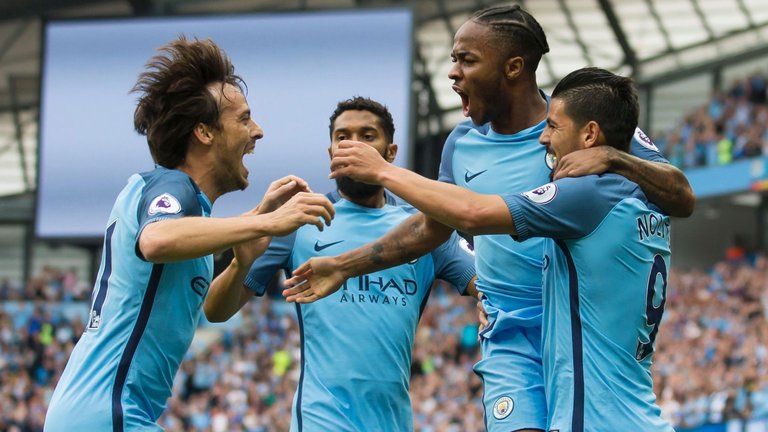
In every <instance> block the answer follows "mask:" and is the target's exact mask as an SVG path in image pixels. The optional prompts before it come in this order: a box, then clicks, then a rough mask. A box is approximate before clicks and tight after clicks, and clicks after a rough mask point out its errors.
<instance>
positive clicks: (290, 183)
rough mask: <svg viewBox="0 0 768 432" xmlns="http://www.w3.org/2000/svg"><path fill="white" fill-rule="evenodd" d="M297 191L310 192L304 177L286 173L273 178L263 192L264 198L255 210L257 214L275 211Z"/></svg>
mask: <svg viewBox="0 0 768 432" xmlns="http://www.w3.org/2000/svg"><path fill="white" fill-rule="evenodd" d="M299 192H312V191H311V190H310V189H309V184H307V182H306V181H304V179H302V178H300V177H296V176H295V175H288V176H285V177H283V178H281V179H278V180H275V181H273V182H272V183H271V184H270V185H269V187H268V188H267V191H266V192H264V198H262V200H261V203H260V204H259V206H258V207H256V209H255V210H257V214H264V213H269V212H272V211H275V210H276V209H277V208H278V207H280V206H282V205H283V204H285V203H286V202H287V201H288V200H289V199H291V197H293V196H294V195H296V194H297V193H299Z"/></svg>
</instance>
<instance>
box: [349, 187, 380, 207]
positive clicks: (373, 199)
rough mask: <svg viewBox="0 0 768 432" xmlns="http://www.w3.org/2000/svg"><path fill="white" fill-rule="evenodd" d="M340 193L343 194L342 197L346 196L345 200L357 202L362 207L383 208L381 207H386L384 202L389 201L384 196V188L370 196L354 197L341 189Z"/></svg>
mask: <svg viewBox="0 0 768 432" xmlns="http://www.w3.org/2000/svg"><path fill="white" fill-rule="evenodd" d="M339 195H341V197H342V198H344V199H345V200H347V201H349V202H351V203H355V204H357V205H359V206H360V207H369V208H381V207H384V204H386V203H387V199H386V198H385V197H384V189H383V188H382V189H381V191H379V192H378V193H376V194H374V195H373V196H370V197H368V198H352V197H350V196H348V195H346V194H345V193H344V192H342V191H339Z"/></svg>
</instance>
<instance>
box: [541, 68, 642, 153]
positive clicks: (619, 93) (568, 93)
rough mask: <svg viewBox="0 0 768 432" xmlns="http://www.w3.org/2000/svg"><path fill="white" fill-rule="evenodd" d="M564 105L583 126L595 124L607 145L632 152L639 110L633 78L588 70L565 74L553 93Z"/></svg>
mask: <svg viewBox="0 0 768 432" xmlns="http://www.w3.org/2000/svg"><path fill="white" fill-rule="evenodd" d="M552 98H553V99H554V98H558V99H560V100H562V101H563V102H564V109H565V112H566V114H568V116H569V117H571V118H572V119H573V120H574V122H575V123H576V124H578V125H580V126H583V125H585V124H586V123H587V122H589V121H593V120H594V121H596V122H597V124H599V125H600V130H602V131H603V134H604V135H605V138H606V140H607V144H608V145H610V146H612V147H616V148H617V149H619V150H623V151H629V143H630V141H631V140H632V136H633V135H634V133H635V128H637V121H638V117H639V115H640V107H639V105H638V102H637V91H636V90H635V86H634V82H633V81H632V78H627V77H623V76H620V75H616V74H614V73H612V72H610V71H607V70H605V69H600V68H595V67H587V68H582V69H578V70H575V71H573V72H571V73H569V74H568V75H566V76H565V77H564V78H563V79H562V80H560V82H559V83H557V86H556V87H555V90H554V91H552Z"/></svg>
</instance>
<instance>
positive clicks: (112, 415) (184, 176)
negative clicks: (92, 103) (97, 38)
mask: <svg viewBox="0 0 768 432" xmlns="http://www.w3.org/2000/svg"><path fill="white" fill-rule="evenodd" d="M241 83H242V81H241V80H240V78H239V77H238V76H237V75H235V74H234V67H233V66H232V64H231V62H230V60H229V58H228V57H227V56H226V54H225V53H224V52H223V51H221V50H220V49H219V48H218V47H217V46H216V45H215V44H214V43H213V42H212V41H210V40H205V41H199V40H187V39H186V38H184V37H181V38H179V39H178V40H176V41H173V42H171V43H170V44H168V45H166V46H164V47H163V48H162V52H161V53H160V54H158V55H157V56H155V57H154V58H152V60H151V61H150V63H149V64H148V65H147V70H146V71H145V72H144V73H142V74H141V75H140V77H139V79H138V82H137V83H136V85H135V87H134V91H136V92H138V93H139V94H140V97H139V101H138V106H137V108H136V111H135V115H134V125H135V128H136V130H137V131H138V132H139V133H141V134H144V135H146V136H147V142H148V144H149V149H150V152H151V153H152V158H153V159H154V161H155V163H156V165H157V167H156V168H155V169H154V170H152V171H149V172H144V173H141V174H134V175H133V176H131V177H130V178H129V179H128V184H127V186H126V187H125V188H124V189H123V190H122V192H121V193H120V194H119V195H118V197H117V200H116V201H115V204H114V206H113V208H112V212H111V214H110V216H109V221H108V223H107V227H106V232H105V236H104V251H103V254H102V260H101V268H100V270H99V274H98V277H97V280H96V284H95V286H94V291H93V297H92V304H91V310H90V317H89V321H88V324H87V326H86V330H85V332H84V333H83V335H82V337H81V338H80V340H79V342H78V343H77V345H76V346H75V349H74V350H73V352H72V356H71V357H70V359H69V361H68V363H67V366H66V368H65V370H64V372H63V374H62V376H61V378H60V380H59V382H58V384H57V386H56V389H55V391H54V393H53V396H52V398H51V403H50V406H49V408H48V413H47V416H46V422H45V430H46V431H48V432H55V431H124V430H126V431H130V430H134V431H135V430H142V431H148V430H156V431H160V430H162V429H161V428H160V427H159V426H158V425H157V423H156V421H157V419H158V417H160V414H161V413H162V412H163V409H164V408H165V404H166V400H167V399H168V397H169V396H170V394H171V385H172V382H173V377H174V375H175V374H176V371H177V370H178V367H179V363H180V362H181V360H182V358H183V356H184V354H185V352H186V351H187V348H188V347H189V344H190V343H191V341H192V337H193V335H194V333H195V328H196V326H197V322H198V319H199V316H200V307H201V305H202V303H203V299H204V298H205V295H206V293H207V291H208V286H209V284H210V281H211V279H212V276H213V257H212V254H213V253H214V252H217V251H221V250H224V249H226V248H229V247H232V246H234V245H237V244H241V243H243V242H249V244H248V246H249V247H253V248H257V247H258V246H259V243H262V242H263V240H261V239H262V238H263V237H265V236H271V235H285V234H287V233H289V232H292V231H293V230H295V229H296V228H298V227H299V226H301V225H303V224H305V223H311V224H313V225H316V226H318V228H319V229H321V228H322V227H323V222H325V223H329V222H330V219H331V218H332V216H333V207H332V206H331V203H330V202H329V201H328V200H327V199H326V198H325V197H324V196H322V195H318V194H312V193H308V192H307V191H308V187H307V184H306V183H305V182H304V181H303V180H302V179H300V178H298V177H295V176H288V177H286V178H283V179H280V180H277V181H275V182H273V183H272V185H270V188H269V189H268V191H267V193H266V195H265V198H264V200H263V201H262V202H261V204H260V205H259V206H258V207H257V208H256V209H254V210H253V211H251V212H250V213H248V214H245V215H243V216H239V217H232V218H211V217H209V216H210V213H211V206H212V205H213V203H214V202H215V201H216V199H217V198H218V197H220V196H221V195H223V194H225V193H228V192H231V191H234V190H238V189H244V188H245V187H246V186H247V185H248V170H247V169H246V168H245V166H244V165H243V163H242V160H243V157H244V156H245V155H246V154H248V153H251V152H252V151H253V149H254V147H255V142H256V140H258V139H260V138H261V137H262V135H263V133H262V130H261V128H260V127H259V125H257V124H256V123H255V122H254V121H253V119H252V118H251V116H250V109H249V107H248V104H247V102H246V100H245V96H244V95H243V93H242V90H241ZM286 200H287V202H286ZM246 249H247V248H246Z"/></svg>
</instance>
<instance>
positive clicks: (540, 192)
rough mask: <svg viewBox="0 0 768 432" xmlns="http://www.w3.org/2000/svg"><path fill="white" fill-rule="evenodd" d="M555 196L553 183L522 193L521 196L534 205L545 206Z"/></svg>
mask: <svg viewBox="0 0 768 432" xmlns="http://www.w3.org/2000/svg"><path fill="white" fill-rule="evenodd" d="M556 195H557V185H556V184H554V183H547V184H545V185H544V186H540V187H537V188H536V189H534V190H532V191H528V192H523V196H524V197H526V198H528V199H529V200H530V201H533V202H535V203H536V204H546V203H548V202H550V201H552V200H553V199H555V196H556Z"/></svg>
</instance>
